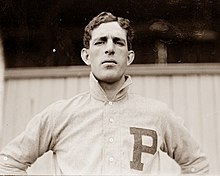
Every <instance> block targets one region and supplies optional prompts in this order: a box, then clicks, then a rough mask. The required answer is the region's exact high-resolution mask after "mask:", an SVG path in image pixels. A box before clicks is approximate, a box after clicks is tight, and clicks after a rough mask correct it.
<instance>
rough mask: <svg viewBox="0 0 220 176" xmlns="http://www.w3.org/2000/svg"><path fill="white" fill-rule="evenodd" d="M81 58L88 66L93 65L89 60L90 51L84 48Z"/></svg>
mask: <svg viewBox="0 0 220 176" xmlns="http://www.w3.org/2000/svg"><path fill="white" fill-rule="evenodd" d="M81 58H82V60H83V61H84V62H85V64H86V65H91V62H90V59H89V53H88V49H86V48H83V49H82V50H81Z"/></svg>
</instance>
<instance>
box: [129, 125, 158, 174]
mask: <svg viewBox="0 0 220 176" xmlns="http://www.w3.org/2000/svg"><path fill="white" fill-rule="evenodd" d="M130 134H132V135H134V149H133V161H130V168H131V169H135V170H140V171H143V166H144V164H143V163H141V155H142V153H143V152H144V153H149V154H152V155H154V154H155V153H156V151H157V133H156V131H154V130H151V129H143V128H135V127H130ZM142 136H149V137H151V138H152V139H153V143H152V146H146V145H143V144H142Z"/></svg>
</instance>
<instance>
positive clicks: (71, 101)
mask: <svg viewBox="0 0 220 176" xmlns="http://www.w3.org/2000/svg"><path fill="white" fill-rule="evenodd" d="M89 98H90V94H89V92H83V93H80V94H78V95H76V96H74V97H71V98H68V99H62V100H58V101H56V102H54V103H52V104H51V105H50V106H49V107H50V109H51V110H52V111H55V112H59V111H63V110H67V109H69V108H72V106H74V107H77V106H79V105H80V104H83V103H84V102H86V101H88V99H89Z"/></svg>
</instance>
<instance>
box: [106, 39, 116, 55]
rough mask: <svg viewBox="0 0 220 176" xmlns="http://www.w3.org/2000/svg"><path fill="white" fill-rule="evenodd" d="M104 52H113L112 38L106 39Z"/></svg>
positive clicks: (110, 53) (111, 53)
mask: <svg viewBox="0 0 220 176" xmlns="http://www.w3.org/2000/svg"><path fill="white" fill-rule="evenodd" d="M105 54H108V55H113V54H115V47H114V42H113V41H112V40H108V42H107V44H106V49H105Z"/></svg>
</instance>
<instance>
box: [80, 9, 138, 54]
mask: <svg viewBox="0 0 220 176" xmlns="http://www.w3.org/2000/svg"><path fill="white" fill-rule="evenodd" d="M113 21H116V22H118V24H119V25H120V26H121V27H122V28H123V29H125V30H126V32H127V42H128V49H129V50H130V49H131V48H132V40H133V38H134V30H133V29H132V27H131V26H130V21H129V20H128V19H125V18H122V17H116V16H114V15H112V14H111V13H109V12H102V13H100V14H99V15H97V16H96V17H94V18H93V19H92V20H91V21H90V22H89V24H88V25H87V26H86V27H85V30H84V37H83V44H84V47H85V48H87V49H88V48H89V41H90V40H91V37H92V36H91V33H92V31H93V30H94V29H95V28H97V27H98V26H99V25H100V24H102V23H108V22H113Z"/></svg>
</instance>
